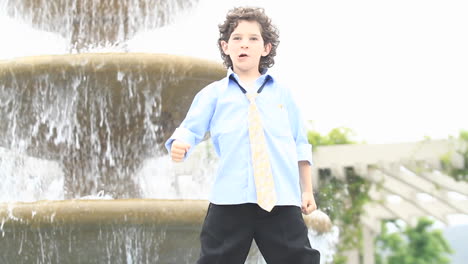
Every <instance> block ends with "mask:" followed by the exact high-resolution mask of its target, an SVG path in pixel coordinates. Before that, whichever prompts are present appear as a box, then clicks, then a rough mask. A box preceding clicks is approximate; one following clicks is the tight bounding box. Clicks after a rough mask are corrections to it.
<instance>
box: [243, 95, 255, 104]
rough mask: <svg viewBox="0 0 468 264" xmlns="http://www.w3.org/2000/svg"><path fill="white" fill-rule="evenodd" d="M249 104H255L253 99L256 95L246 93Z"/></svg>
mask: <svg viewBox="0 0 468 264" xmlns="http://www.w3.org/2000/svg"><path fill="white" fill-rule="evenodd" d="M245 95H246V96H247V99H249V101H250V103H255V98H257V95H258V93H247V94H245Z"/></svg>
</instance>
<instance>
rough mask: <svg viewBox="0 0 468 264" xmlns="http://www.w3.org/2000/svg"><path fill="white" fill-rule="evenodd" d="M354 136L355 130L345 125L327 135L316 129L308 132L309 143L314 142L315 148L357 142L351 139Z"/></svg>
mask: <svg viewBox="0 0 468 264" xmlns="http://www.w3.org/2000/svg"><path fill="white" fill-rule="evenodd" d="M353 136H354V132H353V131H352V130H351V129H349V128H345V127H339V128H334V129H332V130H331V131H330V132H329V133H328V135H325V136H322V135H321V134H320V133H318V132H315V131H309V132H308V133H307V138H308V140H309V143H310V144H312V147H313V148H314V149H315V148H316V147H318V146H329V145H341V144H355V142H354V141H352V140H351V138H352V137H353Z"/></svg>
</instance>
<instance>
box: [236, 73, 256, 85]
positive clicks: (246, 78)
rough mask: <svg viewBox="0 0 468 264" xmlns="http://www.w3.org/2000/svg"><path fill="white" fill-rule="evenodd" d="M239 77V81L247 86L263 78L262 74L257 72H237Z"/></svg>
mask: <svg viewBox="0 0 468 264" xmlns="http://www.w3.org/2000/svg"><path fill="white" fill-rule="evenodd" d="M236 74H237V76H238V77H239V80H240V81H241V82H243V83H245V84H248V85H250V84H253V83H254V82H255V81H256V80H257V79H258V77H260V76H261V74H260V72H258V71H255V72H250V73H249V72H236Z"/></svg>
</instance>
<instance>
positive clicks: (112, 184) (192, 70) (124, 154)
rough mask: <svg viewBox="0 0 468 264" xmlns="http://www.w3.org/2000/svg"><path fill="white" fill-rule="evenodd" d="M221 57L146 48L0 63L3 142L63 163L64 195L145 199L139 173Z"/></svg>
mask: <svg viewBox="0 0 468 264" xmlns="http://www.w3.org/2000/svg"><path fill="white" fill-rule="evenodd" d="M225 73H226V71H225V69H224V68H223V67H222V65H221V64H220V63H216V62H212V61H208V60H202V59H196V58H191V57H184V56H174V55H167V54H148V53H103V54H92V53H90V54H76V55H53V56H37V57H27V58H18V59H14V60H3V61H0V147H3V148H6V149H10V150H12V151H15V153H24V154H25V155H28V156H32V157H37V158H40V159H46V160H52V161H56V162H58V164H59V166H60V167H61V168H62V170H63V173H64V185H65V187H64V189H65V197H66V198H68V199H70V198H77V197H83V196H87V195H95V194H96V193H97V192H98V191H100V190H103V191H105V193H108V194H110V195H112V197H114V198H141V196H140V194H139V191H138V187H135V183H134V177H133V176H134V173H135V171H137V170H138V168H140V166H141V163H142V162H143V161H144V160H145V159H147V158H151V157H155V156H160V155H161V152H163V153H165V150H163V147H162V145H163V142H164V141H165V140H166V139H167V138H168V137H169V136H170V134H171V133H172V132H173V131H174V129H175V128H176V127H177V126H178V125H179V123H180V122H181V121H182V119H183V118H184V116H185V114H186V112H187V110H188V108H189V106H190V103H191V101H192V99H193V97H194V95H195V94H196V93H197V92H198V91H199V90H200V89H202V88H203V87H204V86H206V85H207V84H209V83H211V82H213V81H215V80H218V79H221V78H222V77H224V76H225Z"/></svg>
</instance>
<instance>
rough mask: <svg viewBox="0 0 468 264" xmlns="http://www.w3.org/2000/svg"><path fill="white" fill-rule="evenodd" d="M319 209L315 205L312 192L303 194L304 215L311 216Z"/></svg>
mask: <svg viewBox="0 0 468 264" xmlns="http://www.w3.org/2000/svg"><path fill="white" fill-rule="evenodd" d="M315 209H317V205H316V204H315V198H314V194H313V193H312V192H303V193H302V213H303V214H306V215H308V214H310V213H312V212H313V211H315Z"/></svg>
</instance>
